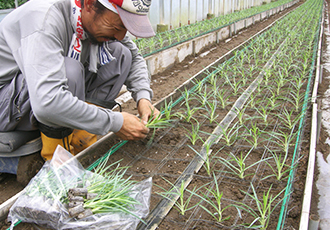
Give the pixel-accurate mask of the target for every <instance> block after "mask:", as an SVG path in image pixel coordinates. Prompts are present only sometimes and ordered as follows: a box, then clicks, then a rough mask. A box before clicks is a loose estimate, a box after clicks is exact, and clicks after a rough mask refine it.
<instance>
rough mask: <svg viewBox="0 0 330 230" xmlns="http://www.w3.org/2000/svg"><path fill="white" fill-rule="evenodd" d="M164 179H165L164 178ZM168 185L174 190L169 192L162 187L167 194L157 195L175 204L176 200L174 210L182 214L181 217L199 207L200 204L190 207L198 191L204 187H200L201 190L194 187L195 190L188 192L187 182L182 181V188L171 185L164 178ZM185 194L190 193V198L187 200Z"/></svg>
mask: <svg viewBox="0 0 330 230" xmlns="http://www.w3.org/2000/svg"><path fill="white" fill-rule="evenodd" d="M162 178H163V177H162ZM163 179H164V180H165V181H166V182H167V183H169V184H170V185H171V186H172V188H171V189H170V190H169V191H167V190H166V189H164V188H162V187H160V186H158V187H160V188H161V189H163V190H164V191H165V192H162V193H157V194H158V195H160V196H162V197H164V198H165V199H167V200H169V201H171V202H173V201H174V200H175V201H174V206H173V207H174V208H175V209H176V210H177V211H178V212H179V213H180V214H181V215H183V216H184V215H185V213H186V212H187V211H189V210H191V209H193V208H195V207H196V206H198V205H199V203H200V202H199V203H197V204H194V205H192V206H190V201H191V199H192V197H193V196H197V197H199V196H198V195H197V191H198V190H199V189H201V188H202V187H200V188H199V189H196V187H194V189H193V190H188V189H186V188H185V182H184V181H182V182H181V186H180V187H177V186H175V185H174V184H173V183H171V182H170V181H168V180H167V179H165V178H163ZM185 192H187V193H189V195H188V197H187V198H186V199H185V196H184V194H185Z"/></svg>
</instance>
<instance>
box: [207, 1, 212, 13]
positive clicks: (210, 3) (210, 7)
mask: <svg viewBox="0 0 330 230" xmlns="http://www.w3.org/2000/svg"><path fill="white" fill-rule="evenodd" d="M208 13H209V14H212V0H209V12H208Z"/></svg>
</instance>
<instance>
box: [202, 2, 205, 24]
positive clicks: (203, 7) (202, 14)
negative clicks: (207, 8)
mask: <svg viewBox="0 0 330 230" xmlns="http://www.w3.org/2000/svg"><path fill="white" fill-rule="evenodd" d="M204 5H205V4H204V0H203V6H202V20H204Z"/></svg>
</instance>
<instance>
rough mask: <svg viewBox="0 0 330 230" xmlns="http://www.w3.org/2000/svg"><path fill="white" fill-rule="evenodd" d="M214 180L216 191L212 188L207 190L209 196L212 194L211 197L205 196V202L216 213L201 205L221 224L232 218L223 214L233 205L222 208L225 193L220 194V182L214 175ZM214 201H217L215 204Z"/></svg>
mask: <svg viewBox="0 0 330 230" xmlns="http://www.w3.org/2000/svg"><path fill="white" fill-rule="evenodd" d="M213 178H214V183H215V189H210V188H206V190H207V191H208V193H209V194H211V197H210V196H209V195H207V194H203V195H204V197H203V199H202V200H203V201H204V202H206V203H207V204H208V205H210V206H211V207H212V208H213V209H214V210H215V212H213V211H211V210H209V209H207V208H206V207H205V206H203V205H199V206H200V207H201V208H202V209H204V210H205V211H206V212H207V213H208V214H209V215H210V216H212V217H213V218H214V219H215V220H216V221H217V222H218V223H221V222H223V221H226V220H229V219H230V216H228V217H225V218H224V217H223V212H224V211H225V210H226V209H227V208H229V207H230V206H232V205H228V206H226V207H224V208H223V207H222V202H221V199H222V196H223V192H220V190H219V185H218V180H217V178H216V176H215V175H214V174H213ZM213 199H214V200H215V202H214V201H213Z"/></svg>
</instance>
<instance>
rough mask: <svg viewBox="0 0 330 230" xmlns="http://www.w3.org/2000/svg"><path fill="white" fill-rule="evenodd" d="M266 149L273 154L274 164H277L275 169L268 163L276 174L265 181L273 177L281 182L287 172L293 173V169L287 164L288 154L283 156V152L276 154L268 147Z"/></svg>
mask: <svg viewBox="0 0 330 230" xmlns="http://www.w3.org/2000/svg"><path fill="white" fill-rule="evenodd" d="M266 149H267V150H268V152H270V153H271V155H272V158H273V160H274V163H275V167H273V166H272V165H271V164H270V163H269V162H266V163H267V165H268V166H269V167H270V169H271V170H272V171H273V173H274V174H271V175H268V176H266V177H264V178H263V180H265V179H267V178H269V177H272V176H275V177H276V179H277V180H279V181H280V180H282V179H284V178H283V176H284V175H285V174H286V173H287V172H289V171H291V169H292V168H291V166H290V165H287V164H286V160H287V158H288V152H285V153H284V154H283V155H282V152H280V153H275V151H271V150H270V149H268V148H267V147H266Z"/></svg>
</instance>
